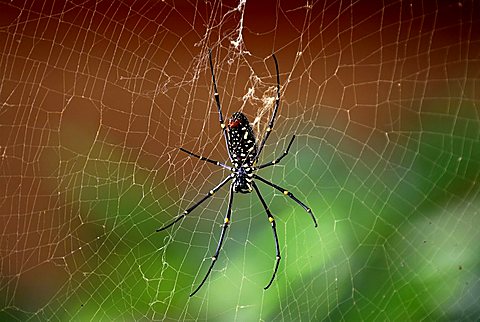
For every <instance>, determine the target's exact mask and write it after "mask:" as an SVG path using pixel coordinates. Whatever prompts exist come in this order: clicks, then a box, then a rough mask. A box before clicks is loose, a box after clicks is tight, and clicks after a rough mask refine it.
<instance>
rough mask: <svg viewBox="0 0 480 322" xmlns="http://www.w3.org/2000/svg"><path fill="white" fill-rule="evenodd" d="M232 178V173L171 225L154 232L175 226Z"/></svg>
mask: <svg viewBox="0 0 480 322" xmlns="http://www.w3.org/2000/svg"><path fill="white" fill-rule="evenodd" d="M233 177H234V174H233V173H232V174H231V175H229V176H228V177H226V178H225V179H223V181H222V182H220V183H219V184H218V185H217V186H215V187H214V188H213V189H212V190H210V191H209V192H208V193H207V194H206V195H205V196H204V197H203V198H202V199H200V200H199V201H197V202H196V203H195V204H193V205H192V206H191V207H189V208H188V209H187V210H185V211H184V212H183V213H181V214H180V215H178V216H177V217H176V218H175V219H174V220H172V222H171V223H169V224H168V225H165V226H163V227H160V228H158V229H157V230H156V232H159V231H162V230H165V229H167V228H169V227H171V226H173V225H174V224H176V223H177V222H178V221H180V219H182V218H183V217H185V216H186V215H188V214H189V213H190V212H192V211H193V210H194V209H195V208H197V207H198V206H200V205H201V204H202V202H204V201H205V200H207V199H208V198H210V197H211V196H213V194H214V193H215V192H217V191H218V189H220V188H221V187H223V186H224V185H225V184H226V183H227V182H228V181H230V180H231V179H232V178H233Z"/></svg>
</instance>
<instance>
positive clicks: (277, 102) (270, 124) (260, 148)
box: [255, 54, 280, 160]
mask: <svg viewBox="0 0 480 322" xmlns="http://www.w3.org/2000/svg"><path fill="white" fill-rule="evenodd" d="M272 57H273V60H274V61H275V70H276V71H277V97H276V98H275V108H274V109H273V114H272V117H271V118H270V122H268V126H267V130H266V133H265V136H264V137H263V140H262V143H260V146H259V148H258V152H257V155H256V156H255V160H258V157H259V156H260V153H261V152H262V149H263V146H264V145H265V142H267V139H268V137H269V136H270V132H272V129H273V123H274V122H275V117H276V116H277V111H278V106H279V105H280V75H279V72H278V61H277V57H275V54H272Z"/></svg>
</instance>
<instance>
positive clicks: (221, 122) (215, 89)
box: [208, 49, 233, 160]
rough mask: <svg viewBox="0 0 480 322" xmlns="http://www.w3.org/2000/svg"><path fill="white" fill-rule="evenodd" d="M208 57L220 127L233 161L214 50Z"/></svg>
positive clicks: (210, 51)
mask: <svg viewBox="0 0 480 322" xmlns="http://www.w3.org/2000/svg"><path fill="white" fill-rule="evenodd" d="M208 57H209V60H210V71H211V72H212V80H213V89H214V91H215V93H214V96H215V102H216V103H217V109H218V120H219V122H220V127H221V128H222V132H223V137H224V138H225V144H226V146H227V152H228V156H229V157H230V160H233V159H232V155H231V154H230V149H229V148H228V147H229V146H230V144H229V143H228V133H227V129H226V126H225V122H224V120H223V114H222V106H221V105H220V96H219V95H218V90H217V82H216V81H215V73H214V71H213V62H212V50H211V49H209V51H208Z"/></svg>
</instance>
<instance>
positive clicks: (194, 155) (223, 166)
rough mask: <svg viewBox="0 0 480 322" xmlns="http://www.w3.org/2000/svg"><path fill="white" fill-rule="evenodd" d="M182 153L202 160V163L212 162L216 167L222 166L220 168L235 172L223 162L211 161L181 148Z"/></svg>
mask: <svg viewBox="0 0 480 322" xmlns="http://www.w3.org/2000/svg"><path fill="white" fill-rule="evenodd" d="M180 151H182V152H185V153H186V154H188V155H191V156H192V157H195V158H198V159H200V160H202V161H206V162H210V163H213V164H215V165H218V166H220V167H222V168H224V169H227V170H230V171H233V169H232V167H229V166H228V165H226V164H223V163H221V162H218V161H215V160H212V159H209V158H205V157H202V156H201V155H198V154H195V153H193V152H190V151H188V150H186V149H184V148H180Z"/></svg>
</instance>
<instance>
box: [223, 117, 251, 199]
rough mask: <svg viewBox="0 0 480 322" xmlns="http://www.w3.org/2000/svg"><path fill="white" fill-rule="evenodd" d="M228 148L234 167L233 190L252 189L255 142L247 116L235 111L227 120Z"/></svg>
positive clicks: (246, 191)
mask: <svg viewBox="0 0 480 322" xmlns="http://www.w3.org/2000/svg"><path fill="white" fill-rule="evenodd" d="M228 136H229V142H228V143H229V144H228V149H229V150H230V155H231V158H232V160H231V161H232V163H233V165H234V167H235V178H234V183H233V186H234V191H235V192H241V193H249V192H251V191H252V186H251V184H250V183H251V182H252V178H253V166H254V163H255V159H256V157H257V151H258V147H257V142H256V139H255V134H254V133H253V129H252V127H251V126H250V122H248V119H247V117H246V116H245V115H244V114H243V113H241V112H236V113H234V114H233V115H232V117H231V118H230V120H229V122H228Z"/></svg>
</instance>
